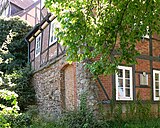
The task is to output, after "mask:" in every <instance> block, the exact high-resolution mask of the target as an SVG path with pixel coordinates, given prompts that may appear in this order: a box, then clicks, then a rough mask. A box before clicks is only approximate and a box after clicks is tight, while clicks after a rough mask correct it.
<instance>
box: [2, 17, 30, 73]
mask: <svg viewBox="0 0 160 128" xmlns="http://www.w3.org/2000/svg"><path fill="white" fill-rule="evenodd" d="M30 30H31V26H29V25H28V24H27V23H26V22H25V21H23V20H21V19H20V18H19V17H12V18H4V17H3V18H0V46H2V44H3V42H4V41H5V39H6V37H7V35H8V33H9V32H10V31H12V32H13V33H14V34H15V36H14V37H13V40H12V42H11V43H10V44H7V47H8V49H9V54H3V55H2V54H1V57H2V58H3V60H8V58H11V60H10V61H9V62H8V64H4V63H2V64H0V69H1V71H3V72H7V73H11V72H13V70H15V69H18V68H21V67H24V66H25V65H26V62H27V52H28V50H27V43H26V42H25V41H24V37H25V36H26V34H27V33H28V32H29V31H30Z"/></svg>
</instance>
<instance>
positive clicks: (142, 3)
mask: <svg viewBox="0 0 160 128" xmlns="http://www.w3.org/2000/svg"><path fill="white" fill-rule="evenodd" d="M45 4H46V7H47V8H49V9H50V11H51V12H53V13H54V14H55V15H56V16H57V20H58V21H59V22H60V24H61V27H60V28H59V29H58V38H59V40H60V41H61V42H63V44H64V46H67V58H68V60H69V61H71V62H73V61H78V62H80V61H83V62H86V64H87V67H88V68H89V69H90V71H91V72H92V73H93V74H95V75H99V74H109V73H113V72H114V71H115V69H116V67H117V66H118V65H119V64H121V63H126V64H128V65H130V64H134V63H135V62H136V60H135V57H136V56H137V55H138V52H137V51H136V49H135V47H136V43H137V42H138V41H140V40H141V38H142V36H143V35H145V34H146V31H147V30H146V28H147V27H149V34H150V35H151V33H154V32H155V33H159V30H160V29H159V28H160V27H159V25H160V16H159V13H160V0H46V2H45ZM95 58H98V59H97V60H96V61H93V60H94V59H95Z"/></svg>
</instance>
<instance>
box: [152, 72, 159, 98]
mask: <svg viewBox="0 0 160 128" xmlns="http://www.w3.org/2000/svg"><path fill="white" fill-rule="evenodd" d="M156 73H157V74H159V77H158V81H157V80H156V79H155V74H156ZM156 82H158V83H159V88H158V89H156ZM156 90H159V97H156ZM153 100H154V101H159V100H160V70H153Z"/></svg>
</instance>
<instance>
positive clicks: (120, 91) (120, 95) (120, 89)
mask: <svg viewBox="0 0 160 128" xmlns="http://www.w3.org/2000/svg"><path fill="white" fill-rule="evenodd" d="M123 96H124V90H123V88H118V97H123Z"/></svg>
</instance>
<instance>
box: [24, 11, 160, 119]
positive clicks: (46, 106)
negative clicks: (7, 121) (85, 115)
mask: <svg viewBox="0 0 160 128" xmlns="http://www.w3.org/2000/svg"><path fill="white" fill-rule="evenodd" d="M41 15H42V17H45V18H44V19H43V20H42V21H41V22H40V24H38V25H37V26H35V27H34V29H33V30H32V31H31V32H30V33H29V34H28V35H27V37H26V40H27V41H28V43H29V56H30V57H29V61H30V63H31V66H32V68H33V69H34V74H33V85H34V87H35V89H36V96H37V102H38V106H39V110H40V113H41V114H46V113H47V114H49V115H51V116H54V117H57V116H59V115H60V114H61V112H62V111H63V110H64V109H67V110H70V109H75V108H77V106H78V105H79V101H80V95H81V94H82V93H83V92H85V91H86V90H87V91H88V103H89V104H90V105H92V106H96V104H97V103H102V104H104V105H106V104H110V100H114V101H115V102H121V103H124V104H125V103H126V102H132V101H136V100H137V95H139V97H140V98H141V99H142V100H144V101H146V100H150V101H152V103H153V108H155V106H156V105H157V102H158V101H159V97H160V57H159V53H160V38H158V36H156V35H153V37H152V38H149V36H144V39H142V41H141V42H139V43H138V44H137V46H136V49H137V50H138V51H139V52H140V53H141V55H139V56H137V62H138V63H137V64H136V65H131V66H125V65H120V66H118V72H119V73H117V74H113V75H108V76H100V77H99V78H98V79H97V80H96V81H95V80H93V79H92V75H91V74H90V73H89V72H87V71H86V70H84V65H83V63H73V64H68V63H67V62H66V60H65V47H63V46H62V44H60V43H59V42H58V38H57V37H56V35H55V34H54V29H55V27H56V24H57V22H56V18H55V17H54V16H53V15H51V14H50V13H48V12H47V10H45V8H43V9H42V10H41ZM153 110H154V111H157V109H153Z"/></svg>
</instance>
